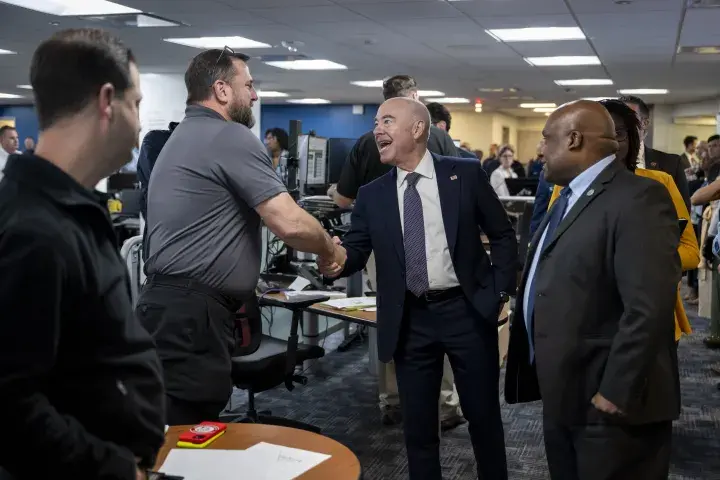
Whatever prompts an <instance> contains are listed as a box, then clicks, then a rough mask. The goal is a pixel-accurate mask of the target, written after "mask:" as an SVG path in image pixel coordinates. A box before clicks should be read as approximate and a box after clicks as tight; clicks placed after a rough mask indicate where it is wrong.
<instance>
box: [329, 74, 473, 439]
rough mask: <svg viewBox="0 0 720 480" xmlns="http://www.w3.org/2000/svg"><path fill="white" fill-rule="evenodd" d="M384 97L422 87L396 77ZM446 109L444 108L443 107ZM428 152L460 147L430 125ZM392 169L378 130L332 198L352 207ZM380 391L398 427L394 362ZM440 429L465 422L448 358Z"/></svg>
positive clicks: (410, 94) (348, 164)
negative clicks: (384, 159) (381, 147)
mask: <svg viewBox="0 0 720 480" xmlns="http://www.w3.org/2000/svg"><path fill="white" fill-rule="evenodd" d="M383 97H384V98H385V100H389V99H391V98H400V97H404V98H411V99H413V100H418V99H419V97H418V86H417V82H415V79H414V78H412V77H410V76H408V75H396V76H394V77H390V78H388V79H387V80H385V82H384V84H383ZM440 106H441V107H442V105H440ZM438 119H439V121H440V122H442V121H445V126H446V127H448V128H449V126H450V122H451V121H452V118H451V117H449V112H448V116H447V117H443V118H439V117H438ZM428 150H430V152H432V153H435V154H438V155H443V156H449V157H457V156H458V153H457V148H456V147H455V144H454V143H453V141H452V139H451V138H450V136H449V135H448V134H447V132H446V131H445V130H443V129H441V128H439V127H436V126H434V125H432V126H430V137H429V138H428ZM392 168H393V167H392V166H391V165H389V164H385V163H383V162H382V161H381V159H380V152H379V150H378V146H377V142H376V140H375V133H374V131H370V132H368V133H366V134H365V135H363V136H362V137H360V138H359V139H358V141H357V142H355V145H354V146H353V148H352V150H351V151H350V153H349V154H348V158H347V160H346V161H345V165H344V166H343V169H342V172H341V173H340V181H339V182H338V184H337V186H336V188H333V187H330V190H329V191H328V196H330V197H331V198H332V199H333V201H334V202H335V203H336V204H337V205H338V206H340V207H344V208H347V207H349V206H350V205H351V204H352V202H353V200H354V199H355V198H356V197H357V194H358V191H359V190H360V188H361V187H362V186H364V185H367V184H368V183H370V182H372V181H374V180H376V179H378V178H380V177H382V176H383V175H385V174H386V173H387V172H389V171H391V170H392ZM366 268H367V273H368V278H369V280H370V284H371V286H372V289H373V290H375V291H377V276H376V268H375V255H374V254H372V255H370V258H369V259H368V262H367V265H366ZM378 390H379V402H378V403H379V406H380V420H381V422H382V423H383V424H384V425H396V424H399V423H401V422H402V413H401V409H400V396H399V394H398V386H397V379H396V376H395V364H394V363H392V362H388V363H382V362H378ZM439 403H440V427H441V428H442V429H443V430H449V429H452V428H455V427H457V426H458V425H461V424H463V423H465V419H464V418H463V415H462V412H461V410H460V401H459V400H458V395H457V391H456V389H455V383H454V377H453V373H452V369H451V368H450V362H449V361H448V359H447V357H445V361H444V370H443V377H442V384H441V388H440V397H439Z"/></svg>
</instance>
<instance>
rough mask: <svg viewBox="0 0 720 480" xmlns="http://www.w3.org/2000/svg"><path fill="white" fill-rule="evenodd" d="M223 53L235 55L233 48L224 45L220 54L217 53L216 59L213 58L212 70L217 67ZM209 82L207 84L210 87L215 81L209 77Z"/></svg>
mask: <svg viewBox="0 0 720 480" xmlns="http://www.w3.org/2000/svg"><path fill="white" fill-rule="evenodd" d="M223 55H228V56H231V57H233V56H235V50H233V49H232V48H230V47H228V46H227V45H225V48H223V49H222V52H220V55H218V58H217V60H215V65H213V70H215V69H216V68H217V66H218V64H219V63H220V59H222V58H223ZM209 84H210V85H209V86H210V87H212V86H213V84H215V81H214V80H213V79H212V77H211V78H210V79H209Z"/></svg>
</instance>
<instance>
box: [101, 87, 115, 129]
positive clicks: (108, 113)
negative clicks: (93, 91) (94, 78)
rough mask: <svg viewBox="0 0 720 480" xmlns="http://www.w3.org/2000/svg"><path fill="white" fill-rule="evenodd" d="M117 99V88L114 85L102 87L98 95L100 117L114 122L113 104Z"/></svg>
mask: <svg viewBox="0 0 720 480" xmlns="http://www.w3.org/2000/svg"><path fill="white" fill-rule="evenodd" d="M114 98H115V87H114V86H113V84H112V83H106V84H105V85H103V86H102V87H100V92H99V93H98V110H99V112H100V117H101V118H104V119H107V120H108V121H112V116H113V106H112V102H113V99H114Z"/></svg>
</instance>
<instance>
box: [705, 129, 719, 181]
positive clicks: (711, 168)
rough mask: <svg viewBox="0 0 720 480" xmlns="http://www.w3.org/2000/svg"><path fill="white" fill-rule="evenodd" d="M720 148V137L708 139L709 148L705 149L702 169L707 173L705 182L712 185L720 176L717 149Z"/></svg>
mask: <svg viewBox="0 0 720 480" xmlns="http://www.w3.org/2000/svg"><path fill="white" fill-rule="evenodd" d="M719 146H720V135H711V136H710V137H708V140H707V146H706V148H705V149H704V152H703V153H704V154H705V155H704V156H705V160H704V161H703V166H702V169H703V171H704V172H705V180H706V181H707V182H708V183H712V182H714V181H715V179H716V178H717V177H718V175H719V174H720V157H719V156H718V155H717V153H716V152H717V148H718V147H719Z"/></svg>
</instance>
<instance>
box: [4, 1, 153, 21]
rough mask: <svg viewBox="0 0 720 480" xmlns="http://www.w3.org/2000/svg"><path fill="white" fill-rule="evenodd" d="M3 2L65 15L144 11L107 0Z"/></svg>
mask: <svg viewBox="0 0 720 480" xmlns="http://www.w3.org/2000/svg"><path fill="white" fill-rule="evenodd" d="M2 3H9V4H10V5H16V6H18V7H22V8H27V9H28V10H35V11H36V12H42V13H49V14H50V15H60V16H64V17H65V16H70V17H79V16H85V15H121V14H125V13H142V10H138V9H136V8H130V7H126V6H125V5H120V4H119V3H115V2H107V1H105V0H2Z"/></svg>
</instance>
